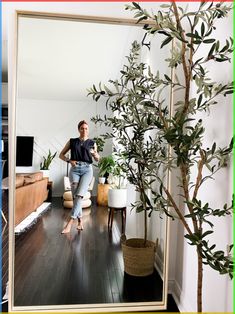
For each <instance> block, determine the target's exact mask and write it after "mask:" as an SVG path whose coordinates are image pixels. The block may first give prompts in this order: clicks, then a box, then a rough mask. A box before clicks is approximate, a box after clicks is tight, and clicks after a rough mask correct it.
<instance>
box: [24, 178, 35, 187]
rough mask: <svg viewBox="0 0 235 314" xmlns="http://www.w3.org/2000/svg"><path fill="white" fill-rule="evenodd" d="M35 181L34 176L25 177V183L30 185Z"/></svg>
mask: <svg viewBox="0 0 235 314" xmlns="http://www.w3.org/2000/svg"><path fill="white" fill-rule="evenodd" d="M34 182H36V180H35V179H34V178H31V177H24V185H28V184H31V183H34Z"/></svg>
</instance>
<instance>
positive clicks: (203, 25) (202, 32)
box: [201, 22, 205, 37]
mask: <svg viewBox="0 0 235 314" xmlns="http://www.w3.org/2000/svg"><path fill="white" fill-rule="evenodd" d="M204 34H205V24H204V23H203V22H202V25H201V36H202V37H203V35H204Z"/></svg>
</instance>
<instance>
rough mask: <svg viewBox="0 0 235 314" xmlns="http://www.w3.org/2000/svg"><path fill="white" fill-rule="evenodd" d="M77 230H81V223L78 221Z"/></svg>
mask: <svg viewBox="0 0 235 314" xmlns="http://www.w3.org/2000/svg"><path fill="white" fill-rule="evenodd" d="M77 230H83V224H82V222H81V221H78V226H77Z"/></svg>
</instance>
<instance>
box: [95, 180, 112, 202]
mask: <svg viewBox="0 0 235 314" xmlns="http://www.w3.org/2000/svg"><path fill="white" fill-rule="evenodd" d="M109 187H110V186H109V184H100V183H99V184H98V191H97V205H101V206H108V190H109Z"/></svg>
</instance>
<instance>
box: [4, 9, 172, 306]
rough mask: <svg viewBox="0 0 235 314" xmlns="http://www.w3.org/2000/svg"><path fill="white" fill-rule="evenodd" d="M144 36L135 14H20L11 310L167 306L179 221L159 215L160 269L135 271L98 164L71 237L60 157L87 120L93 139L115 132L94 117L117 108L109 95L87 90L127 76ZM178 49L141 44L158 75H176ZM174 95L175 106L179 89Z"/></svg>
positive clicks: (153, 225)
mask: <svg viewBox="0 0 235 314" xmlns="http://www.w3.org/2000/svg"><path fill="white" fill-rule="evenodd" d="M144 34H145V32H144V30H143V28H142V26H140V25H136V22H135V21H134V20H133V21H131V20H125V19H122V20H121V19H120V20H118V19H112V18H100V17H86V16H72V15H69V16H66V15H59V14H57V15H53V14H38V13H33V12H18V13H17V68H16V97H15V112H16V116H15V134H14V141H15V143H16V150H15V151H16V156H15V157H16V158H15V160H16V163H15V165H14V168H15V183H16V187H15V189H14V204H15V206H14V226H13V227H12V230H14V237H13V244H14V250H13V254H12V257H13V261H12V264H11V265H12V272H11V278H10V279H11V280H10V282H11V288H12V289H11V291H12V293H11V300H10V308H11V310H14V311H18V310H19V311H20V310H24V311H27V310H40V311H46V310H57V311H59V310H61V311H75V310H76V311H79V310H80V311H89V312H92V311H108V312H111V311H139V310H144V311H147V310H157V309H159V310H160V309H165V308H166V303H167V289H168V285H167V281H168V241H169V237H168V225H169V222H168V220H167V218H166V217H165V216H164V215H162V214H159V212H156V213H153V214H152V216H151V218H150V219H149V220H148V225H149V228H148V237H149V238H150V240H152V241H154V242H156V241H157V242H158V244H157V247H156V252H155V264H154V265H155V267H154V273H153V274H152V275H149V276H145V277H137V276H131V275H128V274H126V273H125V272H124V265H123V257H122V249H121V243H120V237H121V234H122V232H123V229H122V228H123V225H122V220H121V213H120V211H119V210H116V211H114V214H113V216H112V219H113V224H112V229H111V230H110V228H108V216H109V211H110V209H108V204H107V203H106V201H107V199H106V198H107V195H106V194H105V193H106V192H105V188H104V187H105V186H106V185H105V184H104V185H102V186H100V184H99V183H98V168H97V167H96V166H95V165H94V178H95V179H94V184H93V186H92V188H91V191H90V196H89V200H88V201H91V205H90V203H89V204H88V207H87V206H84V210H83V215H84V230H82V232H81V231H79V232H78V230H76V228H74V229H73V230H71V232H70V233H68V234H63V235H62V234H61V230H62V228H63V225H64V224H65V222H66V220H67V219H68V217H69V213H70V210H71V209H70V208H67V207H66V206H65V203H64V202H65V200H66V199H65V198H64V193H65V192H66V186H65V179H64V178H65V177H67V175H68V171H69V169H68V167H69V166H68V164H67V163H65V162H63V161H62V160H60V159H59V158H58V155H59V153H60V151H61V150H62V148H63V147H64V145H65V143H66V142H67V141H68V139H69V138H76V137H77V136H78V132H77V124H78V122H79V121H80V120H83V119H84V120H86V121H88V123H89V132H90V133H89V137H90V138H97V137H99V136H100V134H103V133H105V132H109V131H110V130H109V129H108V128H107V127H106V128H104V129H102V128H101V127H100V126H99V125H96V124H94V123H92V122H91V118H92V117H93V116H95V115H97V114H98V115H104V114H106V115H112V112H109V111H107V109H106V106H105V101H103V102H102V100H101V101H100V102H98V103H96V102H94V101H93V99H92V98H91V97H90V98H89V97H87V93H88V92H87V89H89V88H91V87H92V86H93V84H94V85H96V86H98V85H99V83H100V82H102V83H107V82H108V81H109V80H110V79H118V78H119V76H120V70H121V69H122V67H123V65H124V64H125V63H126V60H127V59H126V56H127V55H128V54H129V51H130V49H131V44H132V42H133V41H134V40H137V41H138V42H139V43H141V42H143V39H144ZM147 40H151V39H147ZM169 54H170V51H168V50H167V49H160V43H158V42H157V40H152V41H151V49H150V50H149V49H148V48H147V47H146V46H143V48H141V52H140V58H141V60H142V61H143V62H146V63H148V65H149V66H150V67H151V69H152V71H153V72H156V71H157V70H159V71H160V72H164V73H167V71H168V70H167V69H165V68H164V69H161V67H164V62H163V60H164V59H165V58H166V56H167V55H169ZM170 75H171V73H170V69H169V76H170ZM165 93H166V95H165V98H166V102H167V103H168V104H169V106H170V98H171V97H170V91H169V90H168V91H166V92H165ZM49 150H50V152H51V153H52V154H54V153H55V152H56V156H55V158H54V159H53V160H52V163H51V165H50V174H49V177H48V175H45V177H43V175H40V174H38V173H40V164H41V163H42V162H43V157H47V155H48V152H49ZM112 151H113V142H112V141H110V140H109V141H106V142H105V144H104V147H103V151H102V152H100V155H101V156H102V157H105V156H108V155H110V154H111V153H112ZM166 179H167V176H166ZM38 182H39V184H38ZM37 184H38V185H37ZM153 184H154V183H153ZM107 186H108V184H107ZM43 188H44V189H46V193H47V194H46V197H45V194H43V193H44V191H43ZM99 194H100V195H99ZM127 194H128V198H127V209H126V226H125V230H126V237H127V238H128V237H140V236H141V235H142V233H143V231H142V230H143V226H142V220H143V219H142V213H137V214H136V213H135V212H134V211H130V207H131V203H132V202H133V200H135V197H136V193H135V188H134V187H132V186H131V185H127ZM98 198H99V201H98ZM70 201H71V200H70ZM97 201H98V202H97ZM35 204H36V205H35ZM35 206H36V209H35V208H34V207H35ZM68 207H69V206H68ZM24 223H26V224H24Z"/></svg>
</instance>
